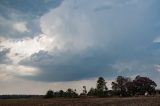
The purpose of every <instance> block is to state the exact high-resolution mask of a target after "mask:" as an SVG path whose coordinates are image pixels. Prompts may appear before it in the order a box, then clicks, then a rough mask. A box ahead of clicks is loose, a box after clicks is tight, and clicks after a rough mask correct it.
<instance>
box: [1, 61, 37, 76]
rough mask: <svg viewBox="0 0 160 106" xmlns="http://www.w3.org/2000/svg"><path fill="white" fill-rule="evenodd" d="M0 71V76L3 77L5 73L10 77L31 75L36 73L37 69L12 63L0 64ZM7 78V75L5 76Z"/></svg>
mask: <svg viewBox="0 0 160 106" xmlns="http://www.w3.org/2000/svg"><path fill="white" fill-rule="evenodd" d="M0 69H2V70H0V72H1V74H2V76H1V77H3V78H4V77H5V76H6V75H8V76H9V78H10V77H16V76H32V75H35V74H38V71H39V70H38V69H37V68H34V67H29V66H23V65H13V64H0ZM7 78H8V77H7Z"/></svg>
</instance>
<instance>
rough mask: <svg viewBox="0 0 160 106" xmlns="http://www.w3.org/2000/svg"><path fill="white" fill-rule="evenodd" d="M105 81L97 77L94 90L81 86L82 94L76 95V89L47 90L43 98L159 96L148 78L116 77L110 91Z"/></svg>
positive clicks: (159, 91) (153, 83)
mask: <svg viewBox="0 0 160 106" xmlns="http://www.w3.org/2000/svg"><path fill="white" fill-rule="evenodd" d="M106 83H107V82H106V81H105V79H104V78H103V77H99V78H98V80H97V82H96V88H90V90H89V91H87V90H86V86H83V92H82V93H80V94H78V93H77V92H76V89H75V90H73V89H71V88H68V89H67V91H63V90H60V91H56V92H54V91H53V90H48V91H47V93H46V95H45V98H53V97H72V98H75V97H80V96H84V97H110V96H122V97H123V96H139V95H155V94H157V93H158V94H160V90H156V89H155V88H156V87H157V84H156V83H155V82H154V81H153V80H151V79H150V78H148V77H142V76H136V77H135V78H134V79H133V80H132V79H131V78H129V77H124V76H118V77H117V78H116V79H115V81H113V82H112V83H111V84H112V90H108V87H107V86H106Z"/></svg>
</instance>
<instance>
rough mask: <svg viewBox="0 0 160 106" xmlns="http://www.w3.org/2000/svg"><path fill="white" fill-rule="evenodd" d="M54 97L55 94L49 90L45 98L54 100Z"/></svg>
mask: <svg viewBox="0 0 160 106" xmlns="http://www.w3.org/2000/svg"><path fill="white" fill-rule="evenodd" d="M53 95H54V92H53V91H52V90H48V91H47V93H46V95H45V98H52V97H53Z"/></svg>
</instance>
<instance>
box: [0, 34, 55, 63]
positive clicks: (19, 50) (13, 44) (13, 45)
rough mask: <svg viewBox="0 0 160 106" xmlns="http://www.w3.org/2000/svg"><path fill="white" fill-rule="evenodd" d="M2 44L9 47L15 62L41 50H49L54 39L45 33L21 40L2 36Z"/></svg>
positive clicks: (52, 45)
mask: <svg viewBox="0 0 160 106" xmlns="http://www.w3.org/2000/svg"><path fill="white" fill-rule="evenodd" d="M1 46H3V48H9V49H10V52H9V53H8V54H7V56H8V58H10V59H11V60H12V61H13V62H14V63H18V62H19V61H21V60H23V59H25V58H27V57H29V56H31V55H32V54H34V53H38V52H39V51H41V50H44V51H49V50H52V47H55V46H54V39H53V38H51V37H48V36H46V35H44V34H40V35H39V36H35V37H34V38H33V39H32V38H24V39H21V40H13V39H5V38H1Z"/></svg>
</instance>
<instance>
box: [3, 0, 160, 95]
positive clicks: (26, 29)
mask: <svg viewBox="0 0 160 106" xmlns="http://www.w3.org/2000/svg"><path fill="white" fill-rule="evenodd" d="M159 4H160V1H159V0H98V1H97V0H1V1H0V79H1V80H0V94H15V93H20V94H44V93H45V92H46V90H48V89H53V90H59V89H64V90H65V89H67V88H68V87H71V88H74V89H78V90H79V92H80V89H82V86H83V85H87V86H88V88H89V87H94V86H95V83H96V78H97V77H99V76H102V77H104V78H105V79H106V81H108V86H109V87H110V82H111V81H112V80H113V79H115V77H116V76H118V75H122V76H130V77H132V78H134V77H135V76H136V75H142V76H147V77H150V78H151V79H153V80H154V81H155V82H156V83H157V84H160V81H159V78H160V66H159V63H160V60H159V58H160V30H159V29H160V15H159V10H160V7H159Z"/></svg>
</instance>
